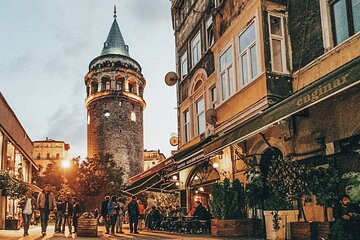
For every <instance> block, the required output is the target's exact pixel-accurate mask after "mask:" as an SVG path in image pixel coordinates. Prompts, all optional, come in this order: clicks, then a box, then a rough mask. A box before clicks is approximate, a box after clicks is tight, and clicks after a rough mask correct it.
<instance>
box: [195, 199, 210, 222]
mask: <svg viewBox="0 0 360 240" xmlns="http://www.w3.org/2000/svg"><path fill="white" fill-rule="evenodd" d="M195 204H196V208H195V211H194V217H198V218H199V220H208V218H209V212H208V211H207V210H206V208H205V207H204V206H203V205H202V203H201V202H199V201H197V202H196V203H195Z"/></svg>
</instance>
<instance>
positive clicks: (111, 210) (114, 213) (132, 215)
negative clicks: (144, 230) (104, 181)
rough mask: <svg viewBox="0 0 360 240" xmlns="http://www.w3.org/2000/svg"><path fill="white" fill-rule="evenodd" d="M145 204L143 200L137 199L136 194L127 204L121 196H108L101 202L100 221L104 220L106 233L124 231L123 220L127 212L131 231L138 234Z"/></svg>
mask: <svg viewBox="0 0 360 240" xmlns="http://www.w3.org/2000/svg"><path fill="white" fill-rule="evenodd" d="M143 211H144V205H143V204H142V203H141V201H137V198H136V196H133V197H132V199H131V201H130V202H129V203H128V204H127V206H125V203H124V200H123V199H122V198H120V197H116V196H112V197H111V198H110V196H106V197H105V199H104V201H103V202H102V203H101V216H100V219H101V220H100V222H104V225H105V229H106V232H105V234H110V233H111V234H114V233H115V232H116V233H124V232H123V228H122V225H123V221H124V217H125V213H126V212H127V214H128V217H129V225H130V233H134V234H137V233H139V232H138V222H139V218H141V217H142V214H143Z"/></svg>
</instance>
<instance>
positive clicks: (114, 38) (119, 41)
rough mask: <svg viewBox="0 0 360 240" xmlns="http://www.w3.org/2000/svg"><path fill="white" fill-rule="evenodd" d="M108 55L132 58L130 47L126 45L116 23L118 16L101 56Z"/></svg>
mask: <svg viewBox="0 0 360 240" xmlns="http://www.w3.org/2000/svg"><path fill="white" fill-rule="evenodd" d="M108 54H118V55H123V56H127V57H130V54H129V47H128V45H126V44H125V41H124V38H123V36H122V34H121V31H120V28H119V25H118V23H117V21H116V15H114V21H113V24H112V25H111V28H110V32H109V34H108V36H107V39H106V41H105V43H104V47H103V49H102V51H101V55H100V56H104V55H108Z"/></svg>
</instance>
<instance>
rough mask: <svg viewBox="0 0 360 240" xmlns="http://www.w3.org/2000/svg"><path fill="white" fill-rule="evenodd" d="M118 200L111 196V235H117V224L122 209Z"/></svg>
mask: <svg viewBox="0 0 360 240" xmlns="http://www.w3.org/2000/svg"><path fill="white" fill-rule="evenodd" d="M116 200H117V199H116V196H111V201H110V202H109V203H108V205H107V209H108V214H109V216H110V226H111V234H114V233H115V224H116V220H117V216H118V214H119V209H120V206H119V204H118V202H117V201H116Z"/></svg>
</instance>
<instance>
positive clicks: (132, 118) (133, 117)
mask: <svg viewBox="0 0 360 240" xmlns="http://www.w3.org/2000/svg"><path fill="white" fill-rule="evenodd" d="M130 119H131V121H133V122H136V114H135V112H134V111H132V112H131V114H130Z"/></svg>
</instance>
